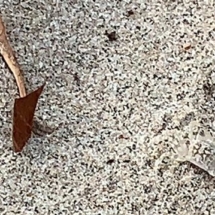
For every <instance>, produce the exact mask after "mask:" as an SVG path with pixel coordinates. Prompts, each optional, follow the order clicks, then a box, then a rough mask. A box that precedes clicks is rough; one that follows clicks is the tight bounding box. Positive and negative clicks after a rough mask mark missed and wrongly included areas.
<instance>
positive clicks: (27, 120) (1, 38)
mask: <svg viewBox="0 0 215 215" xmlns="http://www.w3.org/2000/svg"><path fill="white" fill-rule="evenodd" d="M0 54H1V55H2V57H3V58H4V60H5V62H6V63H7V65H8V67H9V68H10V70H11V71H12V73H13V75H14V77H15V79H16V83H17V86H18V89H19V95H20V97H21V98H17V99H15V104H14V110H13V147H14V151H15V152H21V151H22V149H23V148H24V146H25V145H26V143H27V141H28V139H29V138H30V137H31V132H32V126H33V118H34V112H35V109H36V106H37V102H38V99H39V96H40V95H41V93H42V91H43V88H44V85H42V86H41V87H39V88H38V89H37V90H35V91H33V92H32V93H30V94H28V95H27V94H26V89H25V84H24V77H23V75H22V72H21V69H20V66H19V64H18V63H17V60H16V58H15V55H14V52H13V50H12V48H11V46H10V44H9V42H8V40H7V35H6V29H5V26H4V23H3V21H2V18H1V17H0Z"/></svg>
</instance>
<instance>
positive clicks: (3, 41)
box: [0, 17, 26, 97]
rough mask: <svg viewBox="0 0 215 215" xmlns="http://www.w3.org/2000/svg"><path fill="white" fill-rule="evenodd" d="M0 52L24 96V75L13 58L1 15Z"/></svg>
mask: <svg viewBox="0 0 215 215" xmlns="http://www.w3.org/2000/svg"><path fill="white" fill-rule="evenodd" d="M0 54H1V55H2V57H3V58H4V60H5V62H6V63H7V65H8V67H9V68H10V70H11V71H12V73H13V75H14V77H15V79H16V83H17V86H18V88H19V94H20V97H25V96H26V90H25V84H24V77H23V75H22V71H21V69H20V66H19V64H18V63H17V60H16V58H15V55H14V52H13V50H12V48H11V46H10V44H9V42H8V40H7V36H6V30H5V26H4V23H3V21H2V18H1V17H0Z"/></svg>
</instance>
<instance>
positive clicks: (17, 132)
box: [13, 85, 44, 152]
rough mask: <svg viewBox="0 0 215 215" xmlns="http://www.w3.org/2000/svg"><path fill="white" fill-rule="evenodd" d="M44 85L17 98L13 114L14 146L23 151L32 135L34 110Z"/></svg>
mask: <svg viewBox="0 0 215 215" xmlns="http://www.w3.org/2000/svg"><path fill="white" fill-rule="evenodd" d="M43 88H44V85H43V86H41V87H40V88H39V89H37V90H35V91H33V92H32V93H30V94H28V95H27V96H25V97H23V98H18V99H15V104H14V114H13V147H14V151H15V152H21V151H22V149H23V147H24V146H25V144H26V142H27V141H28V139H29V138H30V137H31V132H32V126H33V118H34V112H35V109H36V106H37V102H38V99H39V96H40V95H41V93H42V91H43Z"/></svg>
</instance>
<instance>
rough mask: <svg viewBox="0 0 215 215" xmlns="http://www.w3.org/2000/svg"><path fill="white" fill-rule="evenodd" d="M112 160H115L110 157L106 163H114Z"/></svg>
mask: <svg viewBox="0 0 215 215" xmlns="http://www.w3.org/2000/svg"><path fill="white" fill-rule="evenodd" d="M114 161H115V160H114V159H110V160H108V161H107V162H106V163H107V164H109V165H110V164H112V163H114Z"/></svg>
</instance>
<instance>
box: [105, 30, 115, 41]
mask: <svg viewBox="0 0 215 215" xmlns="http://www.w3.org/2000/svg"><path fill="white" fill-rule="evenodd" d="M105 35H106V36H107V37H108V39H109V41H111V42H112V41H115V40H117V35H116V31H113V32H111V33H108V32H105Z"/></svg>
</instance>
